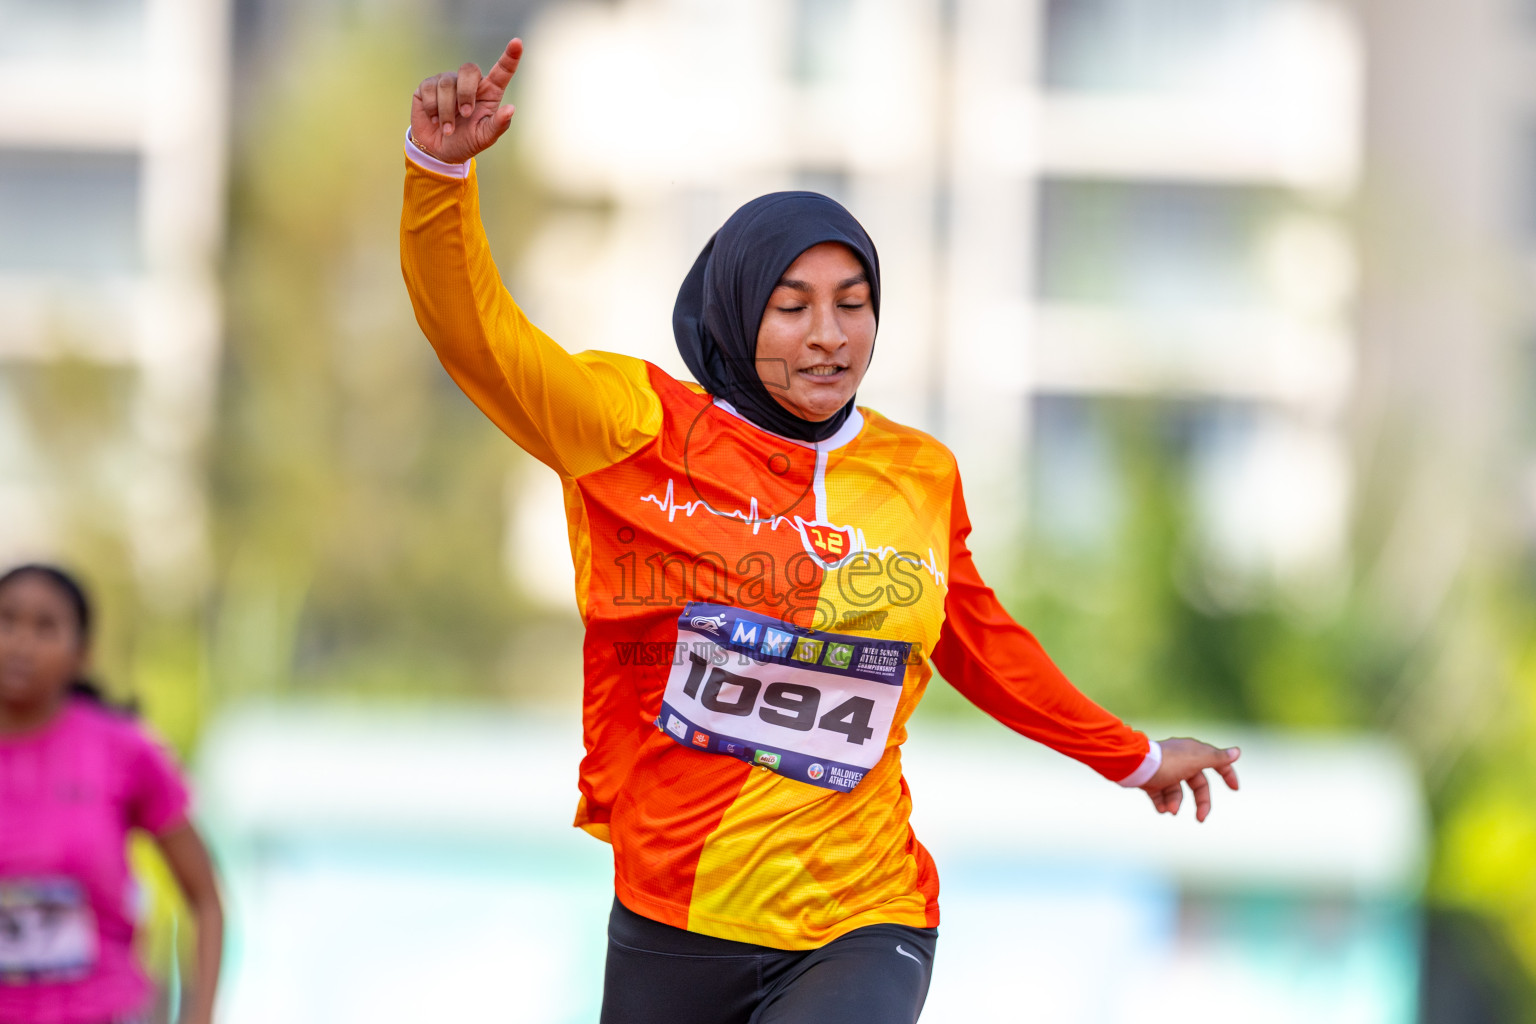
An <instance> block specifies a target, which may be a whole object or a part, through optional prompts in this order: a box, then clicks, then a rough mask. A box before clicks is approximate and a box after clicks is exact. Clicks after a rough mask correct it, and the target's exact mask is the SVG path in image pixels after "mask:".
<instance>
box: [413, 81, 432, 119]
mask: <svg viewBox="0 0 1536 1024" xmlns="http://www.w3.org/2000/svg"><path fill="white" fill-rule="evenodd" d="M415 99H416V102H418V103H420V104H421V112H422V113H423V114H425V115H426V117H427V120H429V121H430V120H432V119H434V118H436V117H437V76H436V75H428V76H427V77H426V78H423V79H422V80H421V84H420V85H418V86H417V87H416V96H415Z"/></svg>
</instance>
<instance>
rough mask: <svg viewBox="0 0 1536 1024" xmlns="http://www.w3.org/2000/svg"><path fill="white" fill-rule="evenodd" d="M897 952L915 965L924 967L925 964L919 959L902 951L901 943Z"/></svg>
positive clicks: (897, 945)
mask: <svg viewBox="0 0 1536 1024" xmlns="http://www.w3.org/2000/svg"><path fill="white" fill-rule="evenodd" d="M896 952H898V953H900V954H901V955H902V956H904V957H906V958H907V959H908V960H911V961H912V962H913V963H915V964H917V966H919V967H921V966H923V962H922V961H921V960H919V959H918V958H917V957H915V956H913V955H912V954H911V953H908V952H907V951H906V950H904V949H902V948H901V943H899V942H898V943H896Z"/></svg>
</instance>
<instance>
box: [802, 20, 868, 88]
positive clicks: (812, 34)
mask: <svg viewBox="0 0 1536 1024" xmlns="http://www.w3.org/2000/svg"><path fill="white" fill-rule="evenodd" d="M794 17H795V22H794V43H793V45H794V56H793V59H794V71H795V78H796V80H798V81H800V82H802V83H804V84H806V85H818V84H822V83H825V82H831V81H835V80H836V79H838V78H839V77H841V76H840V74H839V71H840V69H841V67H842V66H843V65H844V64H846V63H847V60H848V48H849V46H850V45H852V34H851V33H850V31H849V26H850V23H851V22H852V20H853V0H795V15H794Z"/></svg>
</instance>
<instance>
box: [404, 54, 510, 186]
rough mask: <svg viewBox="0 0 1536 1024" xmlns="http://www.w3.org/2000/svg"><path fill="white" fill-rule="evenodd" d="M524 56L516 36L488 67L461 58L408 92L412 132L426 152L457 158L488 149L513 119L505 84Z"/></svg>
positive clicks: (450, 159) (450, 160) (448, 159)
mask: <svg viewBox="0 0 1536 1024" xmlns="http://www.w3.org/2000/svg"><path fill="white" fill-rule="evenodd" d="M522 58H523V41H522V40H521V39H514V40H512V41H511V42H510V43H508V44H507V48H506V50H505V51H503V53H502V55H501V56H500V57H497V58H496V63H495V64H493V65H491V70H490V71H489V72H488V73H486V74H484V75H482V74H481V72H480V65H478V64H465V65H464V66H462V67H460V68H459V70H457V71H444V72H443V73H442V74H440V75H433V76H431V77H430V78H428V79H426V80H425V81H423V82H422V83H421V84H420V85H418V86H417V87H416V92H415V94H414V95H412V96H411V138H413V139H414V140H415V141H416V145H417V146H419V147H420V148H421V149H424V150H426V152H427V154H428V155H429V156H433V157H436V158H437V159H439V160H442V161H443V162H444V163H450V164H460V163H463V162H464V161H466V160H468V159H469V158H470V157H472V156H474V155H475V154H477V153H481V152H484V151H485V150H486V149H489V148H490V147H491V146H492V145H493V144H494V143H495V142H496V140H497V139H499V138H501V137H502V135H504V134H505V133H506V130H507V127H508V126H509V125H511V123H512V109H513V108H512V105H511V104H508V105H507V106H502V105H501V98H502V96H503V95H505V94H506V91H507V84H508V83H509V82H511V81H512V76H513V75H514V74H516V73H517V62H518V61H520V60H522Z"/></svg>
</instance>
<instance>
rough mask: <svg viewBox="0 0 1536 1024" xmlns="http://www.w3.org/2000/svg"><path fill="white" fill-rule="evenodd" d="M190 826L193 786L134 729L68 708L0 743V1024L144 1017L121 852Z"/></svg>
mask: <svg viewBox="0 0 1536 1024" xmlns="http://www.w3.org/2000/svg"><path fill="white" fill-rule="evenodd" d="M186 818H187V787H186V784H185V783H184V782H183V781H182V778H181V775H180V773H179V772H178V771H177V769H176V766H175V764H174V763H173V762H172V760H171V758H170V755H169V754H167V753H166V751H165V750H164V749H163V748H162V747H161V746H160V745H159V744H158V743H156V742H155V741H154V740H152V739H151V738H150V737H149V736H148V735H147V734H146V733H145V732H144V730H143V729H142V728H140V726H139V725H138V724H137V723H136V722H134V721H133V720H132V719H129V718H127V717H124V716H122V715H118V714H115V713H114V712H112V711H109V710H107V709H105V708H102V707H99V706H98V705H96V704H93V703H90V702H88V701H83V700H72V701H71V702H70V703H69V705H68V706H67V707H66V708H65V709H64V711H63V712H61V713H60V714H59V716H58V717H57V718H55V719H54V720H53V721H52V722H51V723H49V724H48V725H47V726H46V727H45V728H43V729H42V730H40V731H39V732H35V733H28V734H26V735H22V736H3V735H0V1024H89V1022H101V1021H109V1020H112V1019H113V1018H116V1017H121V1016H125V1015H129V1014H134V1013H138V1012H141V1011H142V1010H143V1009H144V1008H145V1007H146V1006H147V1004H148V1003H149V999H150V994H151V988H150V984H149V980H148V979H147V978H146V977H145V976H144V972H143V971H142V970H141V969H140V967H139V965H138V963H137V962H136V961H135V959H134V955H133V930H134V922H135V917H136V911H135V904H136V902H137V900H136V888H135V885H134V882H133V879H132V876H131V875H130V874H129V871H128V861H127V850H126V842H125V841H126V838H127V835H128V830H129V829H131V828H141V829H144V830H146V831H148V832H150V833H152V834H155V835H162V834H164V833H165V832H167V831H169V830H170V829H172V828H175V827H176V826H178V825H180V824H182V823H183V822H184V821H186Z"/></svg>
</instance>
